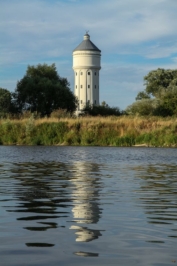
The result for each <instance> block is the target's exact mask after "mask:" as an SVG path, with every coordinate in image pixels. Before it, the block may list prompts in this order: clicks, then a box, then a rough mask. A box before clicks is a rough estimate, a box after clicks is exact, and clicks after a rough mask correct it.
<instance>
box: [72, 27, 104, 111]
mask: <svg viewBox="0 0 177 266" xmlns="http://www.w3.org/2000/svg"><path fill="white" fill-rule="evenodd" d="M100 62H101V50H99V49H98V48H97V47H96V46H95V45H94V44H93V43H92V42H91V41H90V35H89V34H88V32H86V34H85V35H84V40H83V41H82V42H81V43H80V44H79V45H78V46H77V47H76V48H75V49H74V51H73V70H74V76H75V78H74V94H75V96H76V97H77V98H78V100H79V106H78V110H77V113H78V114H79V113H80V112H81V111H82V109H83V108H84V107H85V106H86V104H89V105H99V70H100V69H101V64H100Z"/></svg>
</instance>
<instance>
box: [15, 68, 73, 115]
mask: <svg viewBox="0 0 177 266" xmlns="http://www.w3.org/2000/svg"><path fill="white" fill-rule="evenodd" d="M13 100H14V104H15V106H16V108H17V110H18V111H19V112H22V111H24V110H30V111H31V112H37V113H40V114H41V115H42V116H44V115H50V114H51V112H52V111H54V110H56V109H58V108H61V109H65V110H67V111H68V112H73V111H75V109H76V107H77V99H76V97H75V96H74V94H73V93H72V92H71V90H70V89H69V82H68V80H67V79H66V78H61V77H60V76H59V75H58V73H57V70H56V66H55V64H52V65H47V64H43V65H41V64H38V65H37V66H28V68H27V71H26V74H25V75H24V77H23V78H22V79H21V80H20V81H18V82H17V87H16V89H15V92H14V94H13Z"/></svg>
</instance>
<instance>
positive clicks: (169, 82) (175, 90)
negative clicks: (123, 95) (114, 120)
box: [126, 68, 177, 117]
mask: <svg viewBox="0 0 177 266" xmlns="http://www.w3.org/2000/svg"><path fill="white" fill-rule="evenodd" d="M144 81H145V85H146V88H145V90H144V91H141V92H139V93H138V95H137V97H136V102H135V103H133V104H132V105H130V106H128V107H127V109H126V112H127V114H132V115H135V114H136V115H137V114H138V115H155V116H163V117H165V116H176V115H177V70H170V69H167V70H165V69H161V68H159V69H157V70H153V71H150V72H149V74H148V75H147V76H145V77H144Z"/></svg>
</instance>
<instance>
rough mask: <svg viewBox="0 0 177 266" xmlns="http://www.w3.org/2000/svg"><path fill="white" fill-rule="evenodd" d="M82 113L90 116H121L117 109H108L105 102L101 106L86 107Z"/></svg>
mask: <svg viewBox="0 0 177 266" xmlns="http://www.w3.org/2000/svg"><path fill="white" fill-rule="evenodd" d="M83 112H84V113H85V114H88V115H92V116H98V115H100V116H111V115H115V116H120V115H121V114H122V112H121V111H120V109H119V108H118V107H110V106H109V105H108V104H106V102H103V103H102V105H93V106H92V105H86V106H85V108H84V109H83Z"/></svg>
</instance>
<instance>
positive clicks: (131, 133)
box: [0, 116, 177, 147]
mask: <svg viewBox="0 0 177 266" xmlns="http://www.w3.org/2000/svg"><path fill="white" fill-rule="evenodd" d="M0 144H1V145H12V144H13V145H83V146H84V145H93V146H94V145H95V146H126V147H129V146H134V145H139V146H141V145H142V146H155V147H177V118H159V117H148V118H145V117H143V118H140V117H124V116H121V117H107V118H102V117H83V118H65V119H64V118H63V119H57V118H48V119H47V118H44V119H34V118H33V117H30V118H26V119H20V120H9V119H4V120H0Z"/></svg>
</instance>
